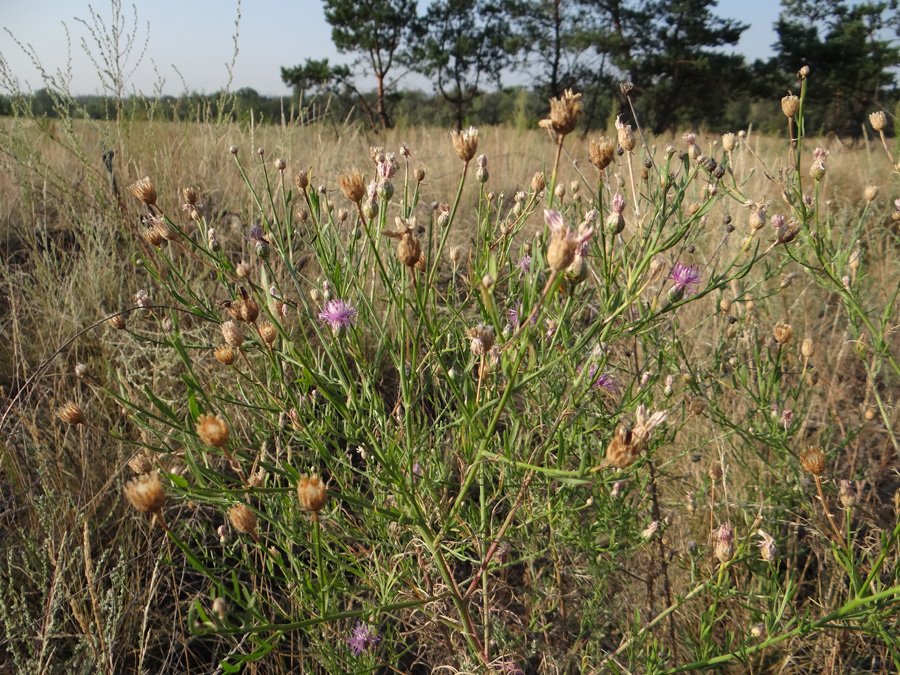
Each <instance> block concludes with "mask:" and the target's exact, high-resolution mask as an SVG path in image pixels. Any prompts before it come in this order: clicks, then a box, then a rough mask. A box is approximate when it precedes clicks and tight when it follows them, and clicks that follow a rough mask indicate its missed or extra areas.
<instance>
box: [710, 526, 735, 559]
mask: <svg viewBox="0 0 900 675" xmlns="http://www.w3.org/2000/svg"><path fill="white" fill-rule="evenodd" d="M714 534H715V537H716V540H715V547H714V549H713V550H714V552H715V555H716V558H717V559H718V560H719V562H723V563H724V562H728V561H729V560H731V559H732V558H733V557H734V549H735V544H734V528H733V527H732V526H731V525H729V524H727V523H725V524H723V525H720V526H719V528H718V529H717V530H716V531H715V532H714Z"/></svg>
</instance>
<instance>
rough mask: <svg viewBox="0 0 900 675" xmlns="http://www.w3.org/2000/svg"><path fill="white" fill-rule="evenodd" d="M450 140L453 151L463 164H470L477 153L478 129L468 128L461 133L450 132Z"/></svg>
mask: <svg viewBox="0 0 900 675" xmlns="http://www.w3.org/2000/svg"><path fill="white" fill-rule="evenodd" d="M450 140H451V141H453V149H454V150H456V154H457V155H458V156H459V158H460V159H461V160H462V161H464V162H470V161H471V160H472V158H473V157H474V156H475V153H476V152H477V151H478V129H476V128H475V127H469V128H468V129H463V130H462V131H451V132H450Z"/></svg>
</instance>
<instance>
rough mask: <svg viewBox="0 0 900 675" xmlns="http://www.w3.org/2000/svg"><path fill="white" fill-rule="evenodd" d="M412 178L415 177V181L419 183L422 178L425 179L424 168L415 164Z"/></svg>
mask: <svg viewBox="0 0 900 675" xmlns="http://www.w3.org/2000/svg"><path fill="white" fill-rule="evenodd" d="M413 178H415V179H416V182H417V183H421V182H422V181H423V180H425V169H424V168H422V167H421V166H417V167H416V168H415V169H413Z"/></svg>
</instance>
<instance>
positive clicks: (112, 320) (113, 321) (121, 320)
mask: <svg viewBox="0 0 900 675" xmlns="http://www.w3.org/2000/svg"><path fill="white" fill-rule="evenodd" d="M106 322H107V323H108V324H109V325H110V326H112V327H113V328H115V329H116V330H125V316H124V315H123V314H116V315H115V316H111V317H109V319H107V321H106Z"/></svg>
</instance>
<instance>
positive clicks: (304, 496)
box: [297, 474, 328, 513]
mask: <svg viewBox="0 0 900 675" xmlns="http://www.w3.org/2000/svg"><path fill="white" fill-rule="evenodd" d="M327 496H328V493H327V492H326V490H325V483H323V482H322V479H321V478H319V477H318V476H316V475H315V474H313V475H312V476H309V475H307V474H303V475H302V476H300V480H299V481H297V500H298V501H299V502H300V508H301V509H303V510H304V511H310V512H312V513H316V512H318V511H321V510H322V507H323V506H325V498H326V497H327Z"/></svg>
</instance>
